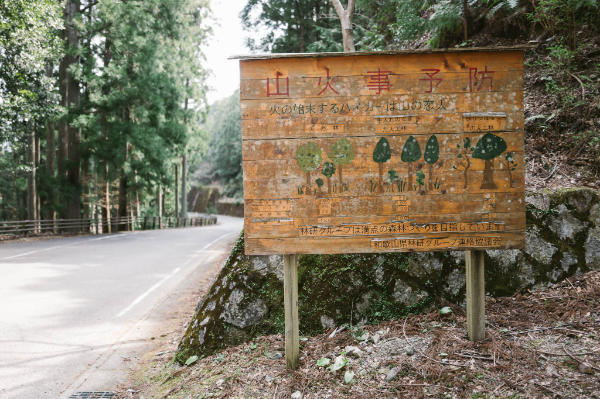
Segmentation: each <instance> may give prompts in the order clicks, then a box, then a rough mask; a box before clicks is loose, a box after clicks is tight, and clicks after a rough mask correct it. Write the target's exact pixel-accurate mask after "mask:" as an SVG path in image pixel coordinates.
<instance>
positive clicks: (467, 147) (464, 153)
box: [452, 137, 475, 189]
mask: <svg viewBox="0 0 600 399" xmlns="http://www.w3.org/2000/svg"><path fill="white" fill-rule="evenodd" d="M456 147H457V148H458V151H459V153H458V155H457V156H456V157H457V158H458V159H460V161H459V162H458V163H457V164H456V165H453V166H452V168H453V169H456V170H461V169H462V171H463V182H464V184H463V188H464V189H466V188H467V187H468V186H469V176H468V171H469V168H470V167H471V154H472V152H473V150H474V149H475V147H471V139H470V138H468V137H465V140H464V141H463V144H462V146H461V145H460V144H457V145H456ZM459 168H460V169H459Z"/></svg>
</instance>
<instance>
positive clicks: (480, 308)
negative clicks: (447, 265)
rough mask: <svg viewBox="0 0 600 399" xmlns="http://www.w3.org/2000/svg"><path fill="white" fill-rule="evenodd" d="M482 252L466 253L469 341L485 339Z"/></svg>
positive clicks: (483, 265)
mask: <svg viewBox="0 0 600 399" xmlns="http://www.w3.org/2000/svg"><path fill="white" fill-rule="evenodd" d="M484 254H485V252H484V251H466V253H465V263H466V266H467V271H466V272H467V335H468V337H469V340H471V341H481V340H483V339H485V279H484V269H485V261H484Z"/></svg>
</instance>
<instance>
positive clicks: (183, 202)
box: [181, 149, 187, 219]
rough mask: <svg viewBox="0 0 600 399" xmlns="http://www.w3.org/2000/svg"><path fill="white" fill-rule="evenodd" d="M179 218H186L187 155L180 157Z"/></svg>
mask: <svg viewBox="0 0 600 399" xmlns="http://www.w3.org/2000/svg"><path fill="white" fill-rule="evenodd" d="M181 217H182V218H184V219H185V218H187V155H186V153H185V149H184V150H183V156H182V157H181Z"/></svg>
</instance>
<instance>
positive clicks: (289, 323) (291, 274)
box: [283, 254, 300, 370]
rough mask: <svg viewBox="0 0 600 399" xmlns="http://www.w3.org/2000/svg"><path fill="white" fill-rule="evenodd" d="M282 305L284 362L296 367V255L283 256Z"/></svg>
mask: <svg viewBox="0 0 600 399" xmlns="http://www.w3.org/2000/svg"><path fill="white" fill-rule="evenodd" d="M283 261H284V265H283V297H284V300H283V306H284V308H285V362H286V364H287V367H288V369H292V370H293V369H296V368H298V363H299V357H300V329H299V323H298V255H297V254H293V255H284V256H283Z"/></svg>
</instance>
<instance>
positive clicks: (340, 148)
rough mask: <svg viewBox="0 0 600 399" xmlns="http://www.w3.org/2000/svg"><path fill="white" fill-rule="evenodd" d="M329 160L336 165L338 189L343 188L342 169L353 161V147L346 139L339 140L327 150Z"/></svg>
mask: <svg viewBox="0 0 600 399" xmlns="http://www.w3.org/2000/svg"><path fill="white" fill-rule="evenodd" d="M327 155H329V159H331V161H332V162H333V163H334V164H335V165H337V170H338V176H339V178H340V187H344V180H343V174H342V167H343V166H344V165H347V164H349V163H350V162H352V160H353V159H354V147H352V143H350V141H348V139H339V140H338V141H336V142H335V143H333V144H332V145H331V147H330V148H329V152H328V153H327Z"/></svg>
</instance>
